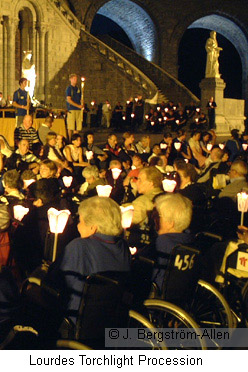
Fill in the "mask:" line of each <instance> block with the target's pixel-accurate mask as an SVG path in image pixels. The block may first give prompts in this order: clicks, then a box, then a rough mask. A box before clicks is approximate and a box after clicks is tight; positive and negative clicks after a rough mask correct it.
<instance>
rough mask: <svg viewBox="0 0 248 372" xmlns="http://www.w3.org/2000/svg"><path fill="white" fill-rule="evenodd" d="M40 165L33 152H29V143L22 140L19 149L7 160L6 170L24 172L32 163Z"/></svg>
mask: <svg viewBox="0 0 248 372" xmlns="http://www.w3.org/2000/svg"><path fill="white" fill-rule="evenodd" d="M33 162H36V163H39V162H40V159H38V158H37V157H36V156H35V155H34V154H33V153H32V152H30V151H29V142H28V140H26V139H22V140H20V141H19V142H18V149H17V150H16V151H15V152H14V153H13V154H12V155H11V156H10V157H9V158H7V159H6V164H5V165H6V168H7V169H8V170H11V169H18V170H20V171H23V170H25V169H28V167H29V164H30V163H33Z"/></svg>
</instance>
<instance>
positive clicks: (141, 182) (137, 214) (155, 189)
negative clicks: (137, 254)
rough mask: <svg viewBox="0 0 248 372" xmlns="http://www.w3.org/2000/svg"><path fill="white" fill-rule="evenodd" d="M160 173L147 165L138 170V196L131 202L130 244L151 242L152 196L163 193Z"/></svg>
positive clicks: (141, 244) (142, 244)
mask: <svg viewBox="0 0 248 372" xmlns="http://www.w3.org/2000/svg"><path fill="white" fill-rule="evenodd" d="M162 179H163V175H162V173H161V172H160V171H159V170H158V169H157V168H156V167H147V168H143V169H141V170H140V173H139V176H138V180H137V189H138V193H139V194H142V195H140V196H138V197H137V198H136V199H135V200H134V201H133V202H132V205H133V207H134V214H133V221H132V225H131V228H130V229H129V230H130V236H129V238H128V241H129V243H130V245H135V246H138V245H139V246H144V245H147V244H150V243H151V240H152V237H153V234H154V229H153V222H152V218H151V214H152V211H153V206H154V205H153V204H154V203H153V201H154V198H155V197H156V196H157V195H159V194H161V193H163V191H162Z"/></svg>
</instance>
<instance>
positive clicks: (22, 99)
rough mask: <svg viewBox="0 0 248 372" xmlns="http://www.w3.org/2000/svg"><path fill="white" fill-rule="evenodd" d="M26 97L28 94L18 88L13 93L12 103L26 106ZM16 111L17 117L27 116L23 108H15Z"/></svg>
mask: <svg viewBox="0 0 248 372" xmlns="http://www.w3.org/2000/svg"><path fill="white" fill-rule="evenodd" d="M27 97H28V93H27V92H26V90H22V89H21V88H19V89H17V90H16V91H15V92H14V96H13V102H16V103H18V105H21V106H27ZM16 110H17V111H16V115H17V116H25V115H26V114H27V110H25V109H23V108H17V109H16Z"/></svg>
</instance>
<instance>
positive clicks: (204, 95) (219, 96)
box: [200, 78, 230, 135]
mask: <svg viewBox="0 0 248 372" xmlns="http://www.w3.org/2000/svg"><path fill="white" fill-rule="evenodd" d="M225 87H226V84H225V82H224V80H223V79H221V78H205V79H203V80H202V81H201V83H200V88H201V107H202V111H203V112H204V113H207V111H208V110H207V108H206V106H207V103H208V101H209V98H210V97H214V101H215V102H216V104H217V107H216V109H215V110H216V111H215V123H216V133H217V134H223V135H226V134H228V135H229V134H230V132H229V128H228V125H226V120H225V112H224V89H225Z"/></svg>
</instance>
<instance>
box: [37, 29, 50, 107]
mask: <svg viewBox="0 0 248 372" xmlns="http://www.w3.org/2000/svg"><path fill="white" fill-rule="evenodd" d="M47 30H48V27H47V25H45V24H43V23H41V24H40V25H39V26H38V35H39V53H38V54H39V56H38V60H39V67H38V73H37V75H38V76H37V78H38V79H37V84H39V85H38V94H39V97H38V98H39V100H44V99H45V52H46V50H45V41H46V32H47Z"/></svg>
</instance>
